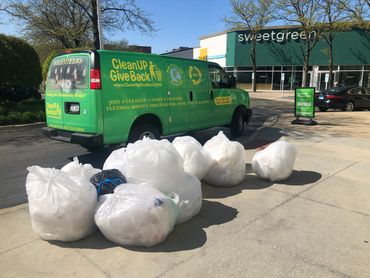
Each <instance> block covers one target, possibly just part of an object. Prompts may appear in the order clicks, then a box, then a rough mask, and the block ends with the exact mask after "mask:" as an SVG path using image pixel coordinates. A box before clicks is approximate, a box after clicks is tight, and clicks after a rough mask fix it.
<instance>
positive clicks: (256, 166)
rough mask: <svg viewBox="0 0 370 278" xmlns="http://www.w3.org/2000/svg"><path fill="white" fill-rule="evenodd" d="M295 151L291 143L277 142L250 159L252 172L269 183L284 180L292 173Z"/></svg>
mask: <svg viewBox="0 0 370 278" xmlns="http://www.w3.org/2000/svg"><path fill="white" fill-rule="evenodd" d="M296 155H297V150H296V148H295V146H294V145H293V144H292V143H289V142H285V141H277V142H274V143H272V144H270V145H269V146H268V147H266V148H265V149H264V150H262V151H259V152H257V153H256V154H255V155H254V156H253V159H252V171H253V172H254V173H255V174H256V175H257V176H258V177H260V178H263V179H268V180H270V181H271V182H274V181H281V180H285V179H287V178H289V177H290V175H291V174H292V171H293V167H294V162H295V158H296Z"/></svg>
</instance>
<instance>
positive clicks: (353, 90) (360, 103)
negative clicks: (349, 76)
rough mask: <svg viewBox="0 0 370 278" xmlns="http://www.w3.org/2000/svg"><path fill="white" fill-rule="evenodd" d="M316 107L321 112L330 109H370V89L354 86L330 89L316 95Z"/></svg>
mask: <svg viewBox="0 0 370 278" xmlns="http://www.w3.org/2000/svg"><path fill="white" fill-rule="evenodd" d="M315 106H316V107H318V108H319V109H320V111H326V110H328V109H329V108H333V109H341V110H343V111H353V110H355V109H370V88H364V87H354V86H342V87H333V88H329V89H327V90H324V91H321V92H318V93H317V94H315Z"/></svg>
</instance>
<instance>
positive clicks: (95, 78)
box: [90, 69, 101, 90]
mask: <svg viewBox="0 0 370 278" xmlns="http://www.w3.org/2000/svg"><path fill="white" fill-rule="evenodd" d="M90 89H92V90H100V89H101V80H100V69H90Z"/></svg>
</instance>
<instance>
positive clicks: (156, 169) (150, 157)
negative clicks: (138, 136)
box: [117, 138, 184, 195]
mask: <svg viewBox="0 0 370 278" xmlns="http://www.w3.org/2000/svg"><path fill="white" fill-rule="evenodd" d="M183 163H184V162H183V160H182V158H181V156H180V155H179V153H178V152H177V151H176V149H175V147H174V146H173V145H172V144H171V143H170V142H169V141H168V140H160V141H158V140H151V139H149V138H144V139H143V140H139V141H136V142H135V143H134V144H129V145H128V146H127V148H126V152H125V154H124V155H123V156H122V166H121V167H122V168H117V169H119V170H120V171H121V172H122V173H123V174H124V176H125V177H126V179H127V182H128V183H134V184H145V183H146V184H148V185H150V186H152V187H153V188H155V189H157V190H159V191H161V192H162V193H163V194H166V195H168V194H171V193H172V192H174V190H175V186H176V184H177V181H178V179H179V177H182V176H183V175H184V168H183Z"/></svg>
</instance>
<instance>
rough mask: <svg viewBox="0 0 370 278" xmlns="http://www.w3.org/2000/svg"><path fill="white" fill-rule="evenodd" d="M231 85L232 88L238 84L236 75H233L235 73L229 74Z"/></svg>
mask: <svg viewBox="0 0 370 278" xmlns="http://www.w3.org/2000/svg"><path fill="white" fill-rule="evenodd" d="M229 86H230V87H231V88H233V87H235V86H236V78H235V76H233V75H230V76H229Z"/></svg>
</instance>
